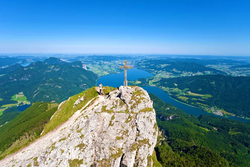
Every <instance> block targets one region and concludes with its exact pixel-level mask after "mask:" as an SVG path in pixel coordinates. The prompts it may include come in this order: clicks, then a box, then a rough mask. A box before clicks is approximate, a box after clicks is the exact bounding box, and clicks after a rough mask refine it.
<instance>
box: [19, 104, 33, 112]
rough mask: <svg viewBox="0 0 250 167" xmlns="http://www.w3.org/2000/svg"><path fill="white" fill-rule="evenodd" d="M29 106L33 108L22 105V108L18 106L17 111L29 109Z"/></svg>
mask: <svg viewBox="0 0 250 167" xmlns="http://www.w3.org/2000/svg"><path fill="white" fill-rule="evenodd" d="M29 106H31V105H28V104H25V105H22V106H18V107H17V109H18V111H24V110H26V109H27V108H29Z"/></svg>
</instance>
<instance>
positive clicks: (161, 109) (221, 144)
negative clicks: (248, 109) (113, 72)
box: [150, 94, 250, 167]
mask: <svg viewBox="0 0 250 167" xmlns="http://www.w3.org/2000/svg"><path fill="white" fill-rule="evenodd" d="M150 97H151V100H153V102H154V103H153V104H154V108H155V110H156V117H157V124H158V127H159V128H160V130H161V131H162V132H163V134H162V136H163V137H164V138H161V139H159V140H158V141H159V142H158V144H157V146H156V148H155V150H156V154H157V159H158V161H159V162H160V163H161V164H162V166H164V167H165V166H209V167H210V166H249V162H250V154H249V153H250V136H249V134H250V124H248V123H243V122H238V121H234V120H230V119H226V118H217V117H213V116H206V115H201V116H199V117H195V116H192V115H188V114H186V113H185V112H184V111H182V110H180V109H177V108H176V107H174V106H172V105H171V104H168V103H164V102H163V101H162V100H161V99H159V98H158V97H157V96H156V95H154V94H150Z"/></svg>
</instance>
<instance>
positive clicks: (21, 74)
mask: <svg viewBox="0 0 250 167" xmlns="http://www.w3.org/2000/svg"><path fill="white" fill-rule="evenodd" d="M96 80H97V75H95V74H94V73H93V72H91V71H86V70H85V69H83V68H82V64H81V62H73V63H67V62H63V61H61V60H59V59H56V58H50V59H47V60H45V61H43V62H41V61H38V62H35V63H32V64H30V65H29V66H27V67H20V68H18V69H16V70H14V71H11V72H9V73H8V75H4V76H2V77H0V98H1V100H0V106H2V105H4V104H11V103H15V102H14V101H12V100H11V97H12V96H13V95H15V94H17V93H19V92H23V94H24V95H25V96H26V97H27V99H28V101H31V102H36V101H45V102H48V101H52V100H55V101H56V102H61V101H63V100H65V99H67V98H68V97H70V96H72V95H74V94H77V93H79V92H82V91H83V90H86V89H88V88H90V87H92V86H94V85H95V83H96Z"/></svg>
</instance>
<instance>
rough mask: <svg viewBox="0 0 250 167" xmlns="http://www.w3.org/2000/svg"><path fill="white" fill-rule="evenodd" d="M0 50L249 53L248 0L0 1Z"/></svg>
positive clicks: (2, 51)
mask: <svg viewBox="0 0 250 167" xmlns="http://www.w3.org/2000/svg"><path fill="white" fill-rule="evenodd" d="M0 53H100V54H101V53H142V54H152V53H155V54H186V55H187V54H190V55H194V54H195V55H236V56H237V55H239V56H241V55H246V56H250V1H249V0H245V1H242V0H235V1H231V0H185V1H180V0H164V1H160V0H151V1H148V0H131V1H129V0H115V1H112V0H102V1H96V0H81V1H80V0H79V1H74V0H67V1H66V0H65V1H64V0H26V1H25V0H0Z"/></svg>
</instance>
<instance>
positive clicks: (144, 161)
mask: <svg viewBox="0 0 250 167" xmlns="http://www.w3.org/2000/svg"><path fill="white" fill-rule="evenodd" d="M82 100H83V99H79V100H77V103H81V102H82ZM61 106H62V105H60V107H61ZM60 107H59V109H58V110H60ZM157 135H158V128H157V124H156V119H155V110H154V109H153V103H152V101H151V100H150V97H149V95H148V93H147V92H146V91H145V90H144V89H142V88H140V87H122V86H121V87H120V88H119V90H114V91H112V92H110V93H109V95H107V96H98V98H95V99H93V100H92V101H90V102H89V103H88V104H86V105H85V106H84V107H83V108H82V109H80V110H78V111H77V112H76V113H75V114H74V115H73V116H72V117H71V118H70V119H69V120H68V121H66V122H65V123H64V124H62V125H61V126H60V127H59V128H57V129H55V130H53V131H51V132H49V133H48V134H46V135H45V136H43V137H41V138H39V139H38V140H36V141H35V142H33V143H32V144H30V145H29V146H27V147H25V148H24V149H22V150H20V151H19V152H17V153H15V154H12V155H10V156H8V157H6V158H5V159H3V160H2V161H0V166H13V165H15V166H50V167H56V166H62V167H67V166H77V165H78V166H97V167H98V166H105V167H106V166H112V167H120V166H121V167H125V166H127V167H133V166H145V167H146V166H152V165H153V162H152V159H151V155H152V153H153V150H154V147H155V145H156V141H157Z"/></svg>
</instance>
